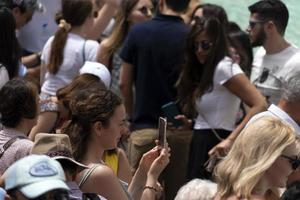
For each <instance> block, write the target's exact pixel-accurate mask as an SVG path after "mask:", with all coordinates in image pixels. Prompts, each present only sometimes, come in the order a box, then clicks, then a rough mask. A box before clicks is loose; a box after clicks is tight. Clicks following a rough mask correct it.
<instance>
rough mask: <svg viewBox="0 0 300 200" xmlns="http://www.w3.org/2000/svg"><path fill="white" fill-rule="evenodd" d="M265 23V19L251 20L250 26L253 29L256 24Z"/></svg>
mask: <svg viewBox="0 0 300 200" xmlns="http://www.w3.org/2000/svg"><path fill="white" fill-rule="evenodd" d="M263 23H265V21H249V28H250V29H253V28H254V27H255V26H256V24H263Z"/></svg>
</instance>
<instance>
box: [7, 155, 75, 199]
mask: <svg viewBox="0 0 300 200" xmlns="http://www.w3.org/2000/svg"><path fill="white" fill-rule="evenodd" d="M4 178H5V189H6V190H10V189H18V190H19V191H20V192H21V193H22V194H23V195H25V196H26V197H27V198H29V199H33V198H37V197H39V196H41V195H43V194H45V193H47V192H49V191H52V190H55V189H62V190H66V191H68V190H69V188H68V186H67V185H66V183H65V180H66V179H65V174H64V171H63V169H62V167H61V165H60V164H59V162H57V161H56V160H54V159H51V158H50V157H48V156H45V155H30V156H27V157H25V158H22V159H20V160H18V161H17V162H15V163H14V164H12V165H11V166H10V167H9V168H8V169H7V170H6V172H5V173H4Z"/></svg>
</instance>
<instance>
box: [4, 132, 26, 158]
mask: <svg viewBox="0 0 300 200" xmlns="http://www.w3.org/2000/svg"><path fill="white" fill-rule="evenodd" d="M25 138H26V137H25V136H20V135H19V136H16V137H13V138H11V139H10V140H8V141H7V142H6V143H5V144H4V145H3V146H2V147H0V158H1V157H2V156H3V154H4V152H5V151H6V150H7V149H8V148H9V147H10V146H11V145H12V144H13V143H14V142H15V141H17V139H25Z"/></svg>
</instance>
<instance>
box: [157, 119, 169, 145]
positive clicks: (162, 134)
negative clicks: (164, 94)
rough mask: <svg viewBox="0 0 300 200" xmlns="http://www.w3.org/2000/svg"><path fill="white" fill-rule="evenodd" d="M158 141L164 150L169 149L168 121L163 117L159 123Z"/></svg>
mask: <svg viewBox="0 0 300 200" xmlns="http://www.w3.org/2000/svg"><path fill="white" fill-rule="evenodd" d="M158 140H159V144H160V145H161V146H162V147H163V148H165V147H167V119H166V118H163V117H159V121H158Z"/></svg>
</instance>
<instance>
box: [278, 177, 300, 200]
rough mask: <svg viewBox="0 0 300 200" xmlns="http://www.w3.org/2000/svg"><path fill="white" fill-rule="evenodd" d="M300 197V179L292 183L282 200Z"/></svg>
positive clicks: (292, 199) (295, 199)
mask: <svg viewBox="0 0 300 200" xmlns="http://www.w3.org/2000/svg"><path fill="white" fill-rule="evenodd" d="M298 199H300V181H295V182H293V183H292V184H290V185H289V186H288V187H287V189H286V191H285V192H284V193H283V194H282V196H281V198H280V200H298Z"/></svg>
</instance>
